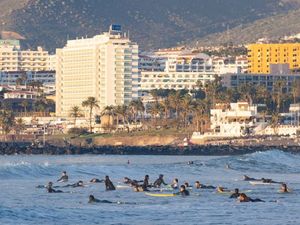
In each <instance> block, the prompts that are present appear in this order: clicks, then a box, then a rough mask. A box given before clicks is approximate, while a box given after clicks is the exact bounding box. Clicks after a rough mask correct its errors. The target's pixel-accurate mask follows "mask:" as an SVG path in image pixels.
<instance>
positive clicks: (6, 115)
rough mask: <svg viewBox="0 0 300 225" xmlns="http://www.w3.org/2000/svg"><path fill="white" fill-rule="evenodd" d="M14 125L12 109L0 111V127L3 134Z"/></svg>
mask: <svg viewBox="0 0 300 225" xmlns="http://www.w3.org/2000/svg"><path fill="white" fill-rule="evenodd" d="M14 125H15V116H14V114H13V112H12V111H8V110H1V111H0V127H1V128H2V131H3V132H4V134H5V135H7V134H8V133H9V132H10V131H11V130H12V129H13V127H14Z"/></svg>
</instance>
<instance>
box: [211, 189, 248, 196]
mask: <svg viewBox="0 0 300 225" xmlns="http://www.w3.org/2000/svg"><path fill="white" fill-rule="evenodd" d="M249 192H252V190H240V191H239V193H249ZM217 194H221V195H222V194H223V195H232V194H234V191H223V192H220V191H217Z"/></svg>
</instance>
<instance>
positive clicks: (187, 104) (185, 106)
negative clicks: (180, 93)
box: [180, 94, 194, 128]
mask: <svg viewBox="0 0 300 225" xmlns="http://www.w3.org/2000/svg"><path fill="white" fill-rule="evenodd" d="M193 106H194V105H193V99H192V97H191V96H190V95H189V94H186V95H185V96H184V97H183V98H182V99H181V101H180V109H181V111H182V119H183V127H184V128H186V127H187V121H188V116H189V113H190V112H192V111H193Z"/></svg>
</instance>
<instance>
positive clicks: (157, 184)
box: [153, 174, 167, 188]
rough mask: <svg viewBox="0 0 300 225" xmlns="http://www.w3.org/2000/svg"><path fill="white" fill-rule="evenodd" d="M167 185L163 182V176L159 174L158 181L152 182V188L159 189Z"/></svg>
mask: <svg viewBox="0 0 300 225" xmlns="http://www.w3.org/2000/svg"><path fill="white" fill-rule="evenodd" d="M162 184H163V185H167V184H166V182H165V181H164V175H163V174H160V175H159V177H158V179H157V180H156V181H155V182H154V184H153V186H154V187H157V188H160V186H161V185H162Z"/></svg>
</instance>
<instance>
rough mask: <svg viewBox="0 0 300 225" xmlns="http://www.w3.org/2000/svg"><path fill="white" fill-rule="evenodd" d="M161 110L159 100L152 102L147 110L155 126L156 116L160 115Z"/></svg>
mask: <svg viewBox="0 0 300 225" xmlns="http://www.w3.org/2000/svg"><path fill="white" fill-rule="evenodd" d="M161 111H162V106H161V104H160V103H159V102H153V103H152V104H151V105H150V109H149V112H150V114H151V117H152V119H154V122H155V123H154V125H155V127H156V126H157V116H158V117H159V118H160V116H161Z"/></svg>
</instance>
